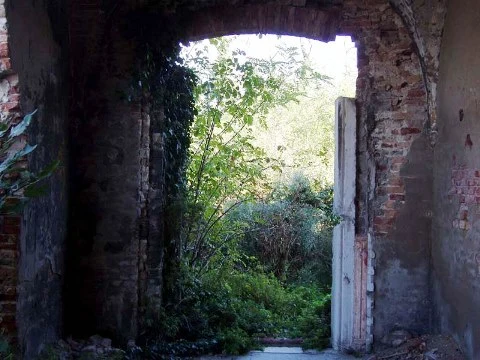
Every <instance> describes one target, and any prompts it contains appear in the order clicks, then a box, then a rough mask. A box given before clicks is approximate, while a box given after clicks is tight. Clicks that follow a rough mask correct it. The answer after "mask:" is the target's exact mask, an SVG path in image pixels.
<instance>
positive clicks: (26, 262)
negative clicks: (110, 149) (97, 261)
mask: <svg viewBox="0 0 480 360" xmlns="http://www.w3.org/2000/svg"><path fill="white" fill-rule="evenodd" d="M2 3H3V2H2ZM5 8H6V15H7V24H8V25H7V28H8V34H9V37H8V42H9V49H10V56H11V66H12V70H13V71H14V72H15V73H16V74H18V80H17V77H15V76H14V77H11V85H12V86H14V87H15V88H16V89H20V96H19V97H18V98H17V100H19V101H20V103H19V107H16V108H14V110H15V111H16V112H17V114H26V113H27V112H30V111H33V110H34V109H37V110H38V113H37V115H36V116H35V117H34V120H33V122H32V125H31V126H30V128H29V132H28V142H30V143H33V144H38V148H37V149H36V150H35V152H34V153H33V155H32V156H30V157H29V159H28V167H29V169H30V170H31V171H38V170H40V169H42V168H43V167H45V166H47V165H48V164H50V163H52V162H53V161H55V160H59V161H60V162H61V166H60V167H59V169H58V170H57V171H56V172H55V174H54V175H53V176H52V177H51V178H50V179H48V180H47V181H46V185H47V189H48V194H47V195H46V196H43V197H39V198H35V199H33V200H32V201H31V202H30V203H29V204H28V206H27V207H26V208H25V210H24V212H23V217H22V221H21V224H18V225H19V226H20V227H21V237H20V241H19V243H18V244H17V246H18V247H17V249H18V251H19V262H18V269H17V276H18V283H17V288H16V290H17V299H16V300H17V304H16V325H17V328H18V341H19V345H20V348H21V351H22V355H23V358H25V359H32V358H34V357H35V355H36V354H37V353H38V351H39V350H40V349H41V347H42V346H43V344H46V343H49V342H51V341H54V340H56V339H57V338H58V337H59V336H60V335H61V333H62V327H63V317H62V314H63V299H62V286H63V282H64V275H65V271H64V264H65V244H66V227H67V194H66V192H67V185H66V176H67V174H66V169H67V167H66V165H67V162H68V161H67V139H66V138H67V124H68V121H67V111H68V87H67V85H68V84H67V74H68V57H67V37H66V35H67V31H66V25H67V22H66V8H65V3H64V2H63V1H60V0H59V1H48V2H41V1H35V0H9V1H6V2H5ZM17 81H18V82H17ZM11 105H12V104H11V103H10V102H7V103H4V104H3V106H4V107H3V108H5V107H7V108H8V107H9V106H11Z"/></svg>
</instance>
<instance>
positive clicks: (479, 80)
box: [432, 0, 480, 359]
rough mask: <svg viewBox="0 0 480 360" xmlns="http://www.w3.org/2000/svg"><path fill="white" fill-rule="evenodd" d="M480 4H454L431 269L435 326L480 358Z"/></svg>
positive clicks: (447, 35)
mask: <svg viewBox="0 0 480 360" xmlns="http://www.w3.org/2000/svg"><path fill="white" fill-rule="evenodd" d="M479 36H480V3H479V2H478V1H475V0H460V1H455V2H454V1H450V2H449V6H448V13H447V19H446V25H445V31H444V39H443V45H442V50H441V61H440V82H439V93H438V141H437V145H436V147H435V165H434V178H435V180H434V204H435V206H434V221H433V231H432V233H433V236H432V239H433V240H432V266H433V271H434V279H433V280H434V281H433V284H434V296H435V297H434V299H435V310H436V311H435V312H436V329H437V330H438V331H441V332H445V333H450V334H453V335H454V336H455V338H456V339H457V340H458V341H459V342H460V343H461V344H462V346H463V348H464V349H466V351H467V355H468V356H469V358H470V359H478V358H480V326H479V324H480V312H479V311H478V309H479V306H480V221H479V219H480V157H479V156H478V155H479V145H480V123H479V121H478V119H479V117H480V107H479V102H480V70H479V69H480V44H479V42H478V38H479Z"/></svg>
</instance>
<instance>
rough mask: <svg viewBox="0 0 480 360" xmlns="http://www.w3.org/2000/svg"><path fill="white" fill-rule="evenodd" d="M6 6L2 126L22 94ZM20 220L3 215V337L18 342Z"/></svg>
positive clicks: (0, 64)
mask: <svg viewBox="0 0 480 360" xmlns="http://www.w3.org/2000/svg"><path fill="white" fill-rule="evenodd" d="M8 40H9V37H8V30H7V18H6V15H5V6H4V5H3V1H0V99H1V100H0V122H2V123H5V122H10V121H18V120H19V118H20V113H19V107H20V105H19V98H20V96H19V93H18V86H17V85H18V77H17V75H16V74H14V72H13V69H12V66H11V61H10V51H9V43H8ZM19 238H20V217H19V216H10V215H0V335H3V336H5V337H7V338H8V339H10V340H12V341H15V340H16V334H17V328H16V321H15V315H16V309H17V288H16V287H17V280H18V276H17V275H18V246H19V245H18V244H19Z"/></svg>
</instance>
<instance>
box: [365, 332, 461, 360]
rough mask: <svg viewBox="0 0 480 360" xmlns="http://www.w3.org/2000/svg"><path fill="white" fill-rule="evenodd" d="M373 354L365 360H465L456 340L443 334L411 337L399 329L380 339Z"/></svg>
mask: <svg viewBox="0 0 480 360" xmlns="http://www.w3.org/2000/svg"><path fill="white" fill-rule="evenodd" d="M382 342H383V343H384V344H383V345H382V346H380V347H379V348H378V349H377V350H376V351H375V355H370V356H367V357H366V358H365V359H366V360H465V359H466V358H465V356H464V355H463V353H462V351H461V349H460V348H459V346H458V345H457V344H456V342H455V341H454V340H453V339H452V338H451V337H449V336H445V335H423V336H420V337H412V336H411V335H410V334H409V333H407V332H405V331H403V330H401V331H395V332H392V333H390V334H389V335H388V336H387V337H385V338H383V339H382Z"/></svg>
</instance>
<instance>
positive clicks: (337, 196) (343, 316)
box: [332, 98, 368, 351]
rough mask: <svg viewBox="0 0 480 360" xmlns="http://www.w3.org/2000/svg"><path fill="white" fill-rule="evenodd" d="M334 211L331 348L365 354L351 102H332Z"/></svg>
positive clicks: (362, 253) (363, 258)
mask: <svg viewBox="0 0 480 360" xmlns="http://www.w3.org/2000/svg"><path fill="white" fill-rule="evenodd" d="M335 106H336V114H335V142H336V150H335V192H334V210H335V213H336V214H337V215H339V216H340V217H341V222H340V224H338V225H337V226H336V227H335V229H334V234H333V266H332V269H333V270H332V271H333V284H332V345H333V347H334V349H336V350H340V351H342V350H348V349H355V350H365V345H366V343H365V337H366V303H365V299H366V275H367V274H366V271H367V264H366V260H367V257H368V256H367V252H366V241H361V239H356V238H355V194H356V174H357V169H356V167H357V166H356V164H357V151H356V150H357V119H356V106H355V99H349V98H339V99H337V101H336V102H335Z"/></svg>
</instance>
